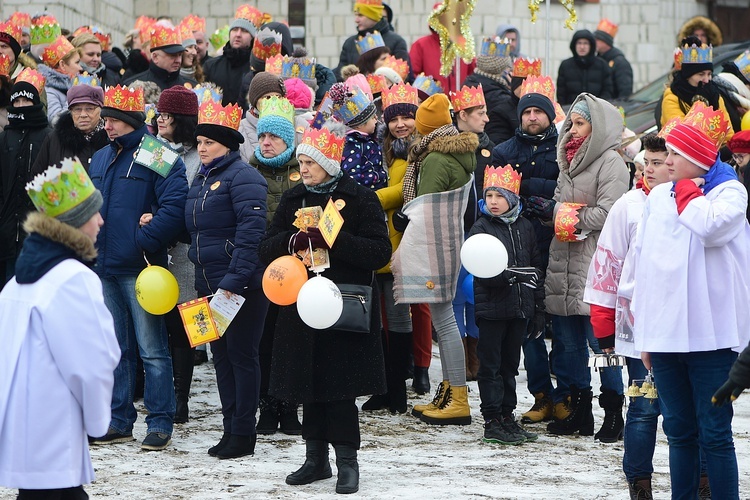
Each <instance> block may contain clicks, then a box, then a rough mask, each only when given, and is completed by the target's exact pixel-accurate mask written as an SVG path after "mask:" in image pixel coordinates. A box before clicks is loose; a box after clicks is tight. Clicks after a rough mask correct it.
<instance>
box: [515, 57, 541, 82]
mask: <svg viewBox="0 0 750 500" xmlns="http://www.w3.org/2000/svg"><path fill="white" fill-rule="evenodd" d="M513 76H515V77H518V78H526V77H529V76H542V60H541V59H526V58H525V57H519V58H518V59H516V60H515V61H513Z"/></svg>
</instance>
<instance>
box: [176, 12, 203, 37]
mask: <svg viewBox="0 0 750 500" xmlns="http://www.w3.org/2000/svg"><path fill="white" fill-rule="evenodd" d="M180 24H184V25H186V26H187V27H188V28H190V30H191V31H201V32H203V33H205V32H206V18H204V17H200V16H196V15H195V14H189V15H187V16H185V17H184V18H183V19H182V21H181V22H180Z"/></svg>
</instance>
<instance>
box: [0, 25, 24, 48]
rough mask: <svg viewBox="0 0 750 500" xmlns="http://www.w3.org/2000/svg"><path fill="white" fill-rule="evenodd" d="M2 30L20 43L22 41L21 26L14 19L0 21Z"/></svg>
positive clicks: (0, 30)
mask: <svg viewBox="0 0 750 500" xmlns="http://www.w3.org/2000/svg"><path fill="white" fill-rule="evenodd" d="M0 32H2V33H6V34H8V35H10V36H12V37H13V38H14V39H15V40H16V41H17V42H18V43H21V26H20V25H18V24H15V23H14V22H13V21H5V22H4V23H0Z"/></svg>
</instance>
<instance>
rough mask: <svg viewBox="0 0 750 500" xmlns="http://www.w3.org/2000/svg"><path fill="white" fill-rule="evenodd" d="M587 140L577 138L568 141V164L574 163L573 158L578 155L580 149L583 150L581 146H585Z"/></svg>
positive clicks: (566, 148)
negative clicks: (584, 142)
mask: <svg viewBox="0 0 750 500" xmlns="http://www.w3.org/2000/svg"><path fill="white" fill-rule="evenodd" d="M585 140H586V137H577V138H575V139H571V140H569V141H568V143H567V144H565V158H567V159H568V164H570V162H572V161H573V157H574V156H575V155H576V153H577V152H578V150H579V149H581V144H583V141H585Z"/></svg>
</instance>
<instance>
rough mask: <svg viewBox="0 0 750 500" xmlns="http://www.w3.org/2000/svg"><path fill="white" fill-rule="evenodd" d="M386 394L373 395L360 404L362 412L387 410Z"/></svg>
mask: <svg viewBox="0 0 750 500" xmlns="http://www.w3.org/2000/svg"><path fill="white" fill-rule="evenodd" d="M388 401H389V398H388V394H375V395H373V396H370V399H368V400H367V401H365V402H364V403H363V404H362V411H375V410H382V409H384V408H388Z"/></svg>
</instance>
